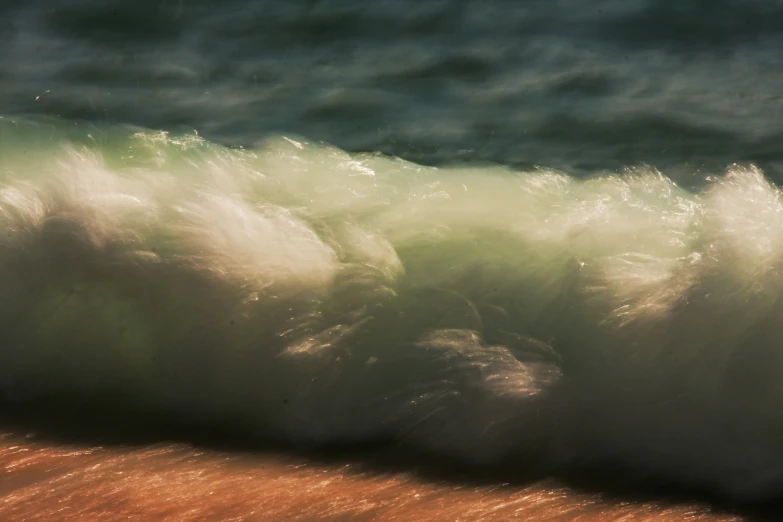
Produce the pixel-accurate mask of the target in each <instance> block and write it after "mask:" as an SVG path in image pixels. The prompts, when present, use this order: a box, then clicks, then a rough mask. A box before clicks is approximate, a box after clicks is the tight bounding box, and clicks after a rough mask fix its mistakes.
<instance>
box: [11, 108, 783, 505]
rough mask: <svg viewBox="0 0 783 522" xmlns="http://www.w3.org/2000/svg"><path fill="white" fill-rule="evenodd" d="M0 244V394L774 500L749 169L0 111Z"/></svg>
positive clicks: (775, 323) (774, 426)
mask: <svg viewBox="0 0 783 522" xmlns="http://www.w3.org/2000/svg"><path fill="white" fill-rule="evenodd" d="M0 236H1V237H2V239H0V288H1V289H2V297H0V328H2V332H3V336H2V340H3V342H2V345H1V346H2V347H1V348H0V392H2V394H3V395H4V396H5V398H6V400H7V401H9V402H13V403H18V404H25V403H27V402H30V401H37V400H44V401H45V400H48V399H49V398H57V399H59V400H62V399H63V398H65V399H68V398H71V399H72V400H73V401H74V402H76V401H80V400H83V399H84V398H95V397H116V398H121V399H118V400H122V401H129V402H130V403H132V404H136V405H138V406H139V407H143V408H145V409H147V410H150V411H155V412H158V413H163V414H166V415H170V416H171V417H172V418H177V419H182V420H183V421H184V420H204V421H210V422H217V423H220V422H226V423H228V422H230V423H237V424H240V425H241V426H242V427H243V428H242V429H244V430H246V431H247V432H248V433H251V434H258V436H259V437H261V436H263V437H270V438H274V439H278V440H284V441H290V442H292V443H295V444H303V445H308V446H320V445H327V444H334V443H339V444H351V443H358V442H364V441H371V440H378V439H384V440H393V441H396V442H397V443H398V444H402V445H406V446H409V447H411V448H415V449H417V450H423V451H425V452H428V453H431V454H435V455H440V456H445V457H447V458H450V459H454V460H458V461H463V462H467V463H470V464H476V465H491V464H494V463H499V462H508V461H511V462H519V463H520V464H519V465H520V466H523V465H524V463H525V462H527V461H529V460H530V459H533V458H534V459H536V460H539V461H543V462H546V463H547V464H548V465H549V466H551V467H553V468H562V469H570V468H574V467H580V466H585V465H587V466H604V465H609V464H612V465H618V464H619V465H622V466H625V467H627V468H629V469H632V470H634V472H635V473H637V474H640V475H650V476H654V477H658V478H661V479H662V480H665V481H669V482H672V483H675V484H680V485H684V486H689V487H696V488H704V489H708V490H712V491H717V492H720V493H724V494H728V495H732V496H735V497H737V498H758V497H766V496H771V495H775V494H777V493H778V492H779V490H780V487H781V485H782V484H783V473H782V471H783V470H781V465H783V451H782V450H783V448H781V443H780V442H779V437H780V435H781V427H782V426H783V418H781V414H780V412H779V411H778V410H779V408H778V407H777V406H778V404H779V403H780V400H781V398H782V397H783V389H781V385H780V382H781V380H780V378H779V377H780V374H781V371H782V370H781V368H783V366H782V365H781V363H782V362H783V361H782V360H781V350H780V346H781V340H782V339H781V335H782V334H783V328H781V326H780V321H779V317H780V316H781V312H783V303H781V300H780V291H781V279H780V275H779V273H780V268H781V264H782V263H783V257H782V256H783V204H782V202H781V192H780V189H779V188H778V187H776V186H775V185H774V184H773V183H771V182H770V181H768V180H767V179H766V178H765V177H764V174H763V172H761V171H760V170H759V169H758V168H756V167H753V166H732V167H730V168H728V169H727V171H726V172H724V173H719V174H716V175H715V176H713V177H711V178H710V179H708V180H707V181H706V182H705V183H704V185H703V186H702V187H701V188H700V189H699V190H698V191H689V190H685V189H683V188H681V187H679V186H678V185H677V184H676V183H675V182H674V181H673V180H671V179H670V178H668V177H667V176H666V175H665V174H663V173H661V172H659V171H657V170H655V169H654V168H649V167H644V168H629V169H626V170H625V171H623V172H620V173H598V174H596V175H594V176H592V177H589V178H586V179H576V178H573V177H570V176H568V175H566V174H565V173H562V172H558V171H556V170H552V169H547V168H535V169H530V170H529V171H525V172H520V171H515V170H512V169H509V168H504V167H444V168H435V167H425V166H421V165H417V164H414V163H410V162H407V161H404V160H401V159H398V158H393V157H387V156H383V155H380V154H349V153H346V152H344V151H341V150H339V149H336V148H334V147H330V146H328V145H326V144H322V143H312V142H309V141H307V140H305V139H301V138H296V137H273V138H270V139H268V140H266V141H265V142H264V143H262V144H260V145H259V146H257V147H253V148H229V147H224V146H221V145H217V144H214V143H210V142H208V141H206V140H204V139H202V138H200V137H199V136H198V135H197V134H196V133H192V134H172V133H166V132H163V131H153V130H147V129H140V128H133V127H122V126H113V127H112V126H96V125H86V124H77V123H73V122H63V121H55V120H24V119H11V118H9V117H5V118H3V119H0Z"/></svg>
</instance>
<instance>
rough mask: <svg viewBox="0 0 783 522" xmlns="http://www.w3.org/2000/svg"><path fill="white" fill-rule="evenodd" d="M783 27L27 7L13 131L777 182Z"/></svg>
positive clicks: (11, 29)
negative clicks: (138, 129)
mask: <svg viewBox="0 0 783 522" xmlns="http://www.w3.org/2000/svg"><path fill="white" fill-rule="evenodd" d="M781 19H783V3H781V2H780V1H779V0H747V1H741V0H709V1H708V0H692V1H688V2H675V1H669V0H647V1H644V0H630V1H602V2H584V1H581V0H546V1H544V0H526V1H511V0H482V1H478V0H475V1H471V0H425V1H420V0H373V1H359V0H261V1H253V0H244V1H238V0H227V1H206V0H26V1H21V0H19V1H16V2H14V1H9V2H3V5H2V7H0V93H2V95H0V114H6V115H8V114H17V115H18V114H20V113H23V114H29V113H36V114H39V113H44V114H48V115H58V116H60V117H62V118H67V119H87V120H92V121H108V122H125V123H127V122H131V123H135V124H138V125H142V126H145V127H150V128H156V129H169V130H177V129H179V130H183V129H197V130H198V132H199V133H200V134H201V135H202V136H204V137H206V138H208V139H210V140H213V141H217V142H220V143H224V144H231V145H245V146H247V145H250V144H253V143H255V142H256V141H257V140H259V139H261V138H263V137H264V136H266V135H267V134H269V133H272V134H279V133H283V134H290V133H294V134H298V135H304V136H306V137H307V138H310V139H314V140H325V141H327V142H330V143H332V144H334V145H336V146H338V147H340V148H343V149H347V150H351V151H356V150H361V151H366V150H369V151H382V152H386V153H389V154H392V155H398V156H402V157H405V158H407V159H411V160H414V161H416V162H419V163H425V164H442V163H465V162H481V163H485V162H490V163H503V164H509V165H515V166H529V165H533V164H535V165H544V166H547V167H553V168H561V169H564V170H566V171H569V172H571V173H575V174H584V173H588V172H592V171H595V170H603V169H609V170H613V169H617V168H620V167H623V166H627V165H629V164H633V165H637V164H640V163H649V164H652V165H654V166H656V167H658V168H660V169H667V171H668V172H672V173H673V174H670V175H676V176H677V177H679V178H680V179H681V181H683V182H684V181H685V180H690V179H691V178H692V176H694V173H696V172H697V171H699V170H700V169H701V170H702V171H703V170H705V169H707V170H710V169H715V168H722V167H724V166H725V165H726V164H728V163H734V162H757V163H760V164H761V165H762V166H763V167H765V168H766V169H767V171H768V172H772V171H771V169H772V168H773V167H774V168H775V170H774V172H772V174H773V175H777V174H778V173H779V171H778V170H777V169H779V168H780V162H781V159H782V158H783V155H782V154H783V153H781V147H780V145H779V144H780V140H781V138H782V137H783V99H781V85H783V59H782V54H781V49H783V30H781V29H780V20H781ZM696 176H698V174H696Z"/></svg>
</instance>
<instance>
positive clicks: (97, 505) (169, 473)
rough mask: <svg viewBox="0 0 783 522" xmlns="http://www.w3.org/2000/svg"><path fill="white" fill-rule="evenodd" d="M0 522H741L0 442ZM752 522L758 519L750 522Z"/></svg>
mask: <svg viewBox="0 0 783 522" xmlns="http://www.w3.org/2000/svg"><path fill="white" fill-rule="evenodd" d="M0 469H2V470H3V472H2V477H1V478H0V519H2V520H9V521H11V520H27V521H33V520H41V521H44V520H45V521H58V520H63V521H65V520H68V521H85V522H86V521H113V520H166V521H175V520H176V521H191V520H192V521H201V520H225V521H229V520H234V521H240V520H248V521H252V520H280V521H282V520H291V521H294V520H300V521H308V520H335V521H338V520H339V521H342V520H355V521H361V520H393V521H399V522H404V521H411V522H414V521H416V522H418V521H460V520H461V521H487V522H488V521H494V520H497V521H502V520H512V519H516V520H530V521H535V520H541V521H544V520H546V521H549V520H554V521H564V522H565V521H580V520H582V521H588V520H589V521H597V520H601V521H618V522H619V521H642V520H671V521H680V520H689V521H727V522H728V521H739V520H751V518H743V517H741V516H739V515H733V514H730V513H722V512H718V511H715V510H714V509H711V508H710V507H709V506H708V505H706V504H704V503H696V502H681V503H675V502H667V501H661V500H634V501H630V500H628V499H623V498H612V497H611V496H608V495H606V494H601V493H595V492H592V493H590V492H581V491H579V490H577V489H573V488H569V487H568V486H564V485H562V484H560V483H558V482H557V481H555V480H543V481H539V482H535V483H532V484H530V485H526V486H521V485H511V484H507V483H505V484H504V483H499V484H494V485H491V484H482V485H475V484H469V483H460V482H459V481H448V480H426V479H424V478H422V477H419V476H417V474H416V473H414V472H405V471H379V470H377V469H372V468H368V467H366V466H363V465H362V464H360V463H356V462H329V463H327V462H318V461H315V460H313V459H306V458H299V457H292V456H290V455H284V454H257V453H256V454H248V453H241V452H229V451H218V450H205V449H200V448H198V447H193V446H190V445H185V444H172V443H161V444H151V445H139V446H116V445H90V444H55V443H52V442H51V441H46V440H44V439H41V438H39V437H37V436H35V435H31V434H23V433H22V432H19V431H17V432H5V433H3V434H2V435H0ZM753 519H755V518H753Z"/></svg>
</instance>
